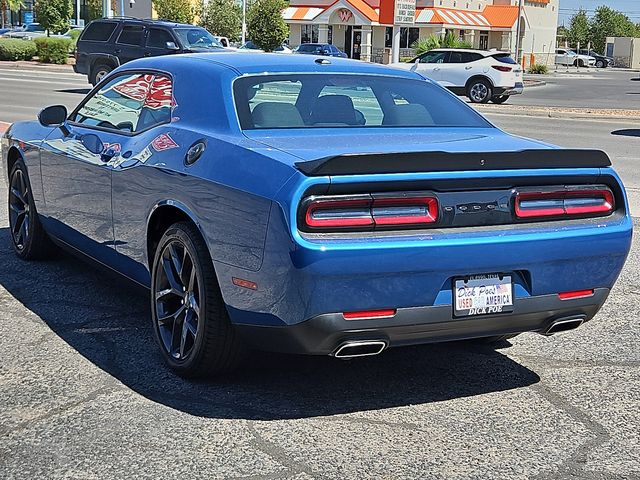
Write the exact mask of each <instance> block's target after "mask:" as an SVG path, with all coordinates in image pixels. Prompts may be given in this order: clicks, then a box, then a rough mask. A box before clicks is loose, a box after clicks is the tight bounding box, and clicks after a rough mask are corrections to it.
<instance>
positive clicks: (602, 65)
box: [596, 60, 604, 68]
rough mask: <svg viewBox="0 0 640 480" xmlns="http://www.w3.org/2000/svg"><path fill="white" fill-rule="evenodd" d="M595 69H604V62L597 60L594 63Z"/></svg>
mask: <svg viewBox="0 0 640 480" xmlns="http://www.w3.org/2000/svg"><path fill="white" fill-rule="evenodd" d="M596 67H597V68H604V62H603V61H602V60H598V61H597V62H596Z"/></svg>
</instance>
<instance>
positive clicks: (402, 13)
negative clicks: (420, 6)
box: [393, 0, 416, 25]
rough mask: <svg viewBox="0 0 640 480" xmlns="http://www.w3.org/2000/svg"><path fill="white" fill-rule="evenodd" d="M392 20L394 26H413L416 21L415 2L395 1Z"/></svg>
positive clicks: (412, 0) (407, 0) (414, 0)
mask: <svg viewBox="0 0 640 480" xmlns="http://www.w3.org/2000/svg"><path fill="white" fill-rule="evenodd" d="M393 19H394V21H393V22H394V23H395V24H396V25H413V24H414V23H415V19H416V0H396V2H395V8H394V14H393Z"/></svg>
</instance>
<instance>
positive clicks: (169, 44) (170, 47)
mask: <svg viewBox="0 0 640 480" xmlns="http://www.w3.org/2000/svg"><path fill="white" fill-rule="evenodd" d="M165 46H166V47H167V50H174V51H175V50H180V48H179V47H178V46H177V45H176V44H175V42H167V43H166V44H165Z"/></svg>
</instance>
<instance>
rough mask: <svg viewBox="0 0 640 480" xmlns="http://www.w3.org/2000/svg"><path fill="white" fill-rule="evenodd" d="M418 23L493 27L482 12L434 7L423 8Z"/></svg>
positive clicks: (417, 16) (418, 13)
mask: <svg viewBox="0 0 640 480" xmlns="http://www.w3.org/2000/svg"><path fill="white" fill-rule="evenodd" d="M516 10H517V7H516ZM416 23H426V24H431V25H453V26H458V27H490V26H491V23H489V21H488V20H487V19H486V18H485V17H484V16H483V15H482V13H480V12H472V11H470V10H451V9H448V8H432V7H429V8H423V9H420V10H419V11H417V12H416Z"/></svg>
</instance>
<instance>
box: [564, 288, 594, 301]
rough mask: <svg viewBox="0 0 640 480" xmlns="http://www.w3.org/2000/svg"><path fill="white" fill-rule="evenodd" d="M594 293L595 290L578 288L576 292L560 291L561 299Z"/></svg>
mask: <svg viewBox="0 0 640 480" xmlns="http://www.w3.org/2000/svg"><path fill="white" fill-rule="evenodd" d="M593 294H594V290H576V291H574V292H563V293H559V294H558V297H560V300H572V299H575V298H586V297H591V296H593Z"/></svg>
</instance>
